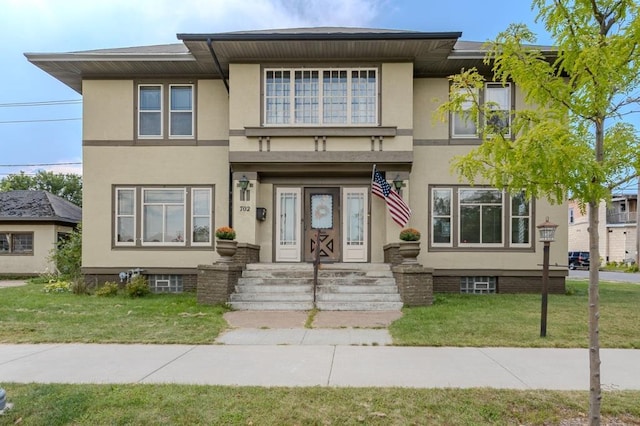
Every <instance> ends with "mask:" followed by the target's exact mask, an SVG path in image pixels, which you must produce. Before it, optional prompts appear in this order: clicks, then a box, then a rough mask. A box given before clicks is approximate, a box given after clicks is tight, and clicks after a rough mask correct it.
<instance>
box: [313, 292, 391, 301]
mask: <svg viewBox="0 0 640 426" xmlns="http://www.w3.org/2000/svg"><path fill="white" fill-rule="evenodd" d="M317 300H318V302H345V303H346V302H348V303H367V302H401V299H400V295H399V294H397V293H396V294H385V293H377V294H375V293H341V294H335V293H319V294H318V295H317Z"/></svg>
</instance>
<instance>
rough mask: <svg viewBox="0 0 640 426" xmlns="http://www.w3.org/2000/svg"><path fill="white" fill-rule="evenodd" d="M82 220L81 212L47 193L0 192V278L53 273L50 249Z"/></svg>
mask: <svg viewBox="0 0 640 426" xmlns="http://www.w3.org/2000/svg"><path fill="white" fill-rule="evenodd" d="M81 220H82V209H81V208H80V207H78V206H76V205H75V204H73V203H71V202H69V201H67V200H65V199H62V198H60V197H58V196H56V195H53V194H51V193H49V192H47V191H6V192H0V276H33V275H39V274H42V273H47V272H49V273H54V272H55V271H56V267H55V264H54V263H53V262H52V261H51V259H50V257H51V250H53V249H54V248H55V246H56V243H57V242H58V241H60V239H62V238H65V237H66V235H67V234H69V233H70V232H71V231H72V230H73V229H75V228H76V227H77V225H78V224H79V223H80V221H81Z"/></svg>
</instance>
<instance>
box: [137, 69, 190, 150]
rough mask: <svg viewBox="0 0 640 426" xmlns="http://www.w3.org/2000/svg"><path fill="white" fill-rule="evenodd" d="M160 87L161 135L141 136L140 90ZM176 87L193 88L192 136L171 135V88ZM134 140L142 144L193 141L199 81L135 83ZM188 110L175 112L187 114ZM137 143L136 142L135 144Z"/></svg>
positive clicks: (142, 81) (145, 81) (141, 81)
mask: <svg viewBox="0 0 640 426" xmlns="http://www.w3.org/2000/svg"><path fill="white" fill-rule="evenodd" d="M149 86H151V87H160V135H141V134H140V114H141V113H142V111H141V108H140V88H141V87H149ZM174 86H189V87H191V110H190V112H191V135H172V134H171V114H172V110H171V88H172V87H174ZM134 97H135V99H134V106H135V114H134V117H135V118H134V138H135V140H137V141H141V142H140V143H141V144H149V143H152V142H151V141H164V142H165V143H167V142H174V143H175V142H177V141H193V140H194V139H196V134H197V130H196V127H197V122H198V120H197V117H196V114H197V105H198V84H197V81H192V80H185V79H182V80H181V79H176V80H171V81H158V80H139V81H135V82H134ZM185 111H186V110H176V111H173V112H185ZM134 143H135V142H134Z"/></svg>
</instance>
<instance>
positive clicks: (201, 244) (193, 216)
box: [190, 187, 213, 247]
mask: <svg viewBox="0 0 640 426" xmlns="http://www.w3.org/2000/svg"><path fill="white" fill-rule="evenodd" d="M196 191H208V195H209V200H208V205H207V213H208V215H207V216H206V217H208V219H209V221H208V225H209V241H207V242H196V241H194V240H193V234H194V232H195V222H196V221H195V219H196V217H205V216H203V215H196V214H195V201H196V197H195V192H196ZM212 193H213V191H212V189H211V188H210V187H206V188H203V187H194V188H191V211H190V213H191V226H190V229H191V234H190V236H191V238H190V241H191V245H192V246H193V247H211V244H212V242H213V238H212V235H213V223H212V222H213V197H212Z"/></svg>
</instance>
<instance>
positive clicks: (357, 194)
mask: <svg viewBox="0 0 640 426" xmlns="http://www.w3.org/2000/svg"><path fill="white" fill-rule="evenodd" d="M342 205H343V208H342V230H343V231H342V261H343V262H366V261H367V253H368V251H369V250H368V246H369V233H368V229H369V209H368V207H369V189H368V188H342Z"/></svg>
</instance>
